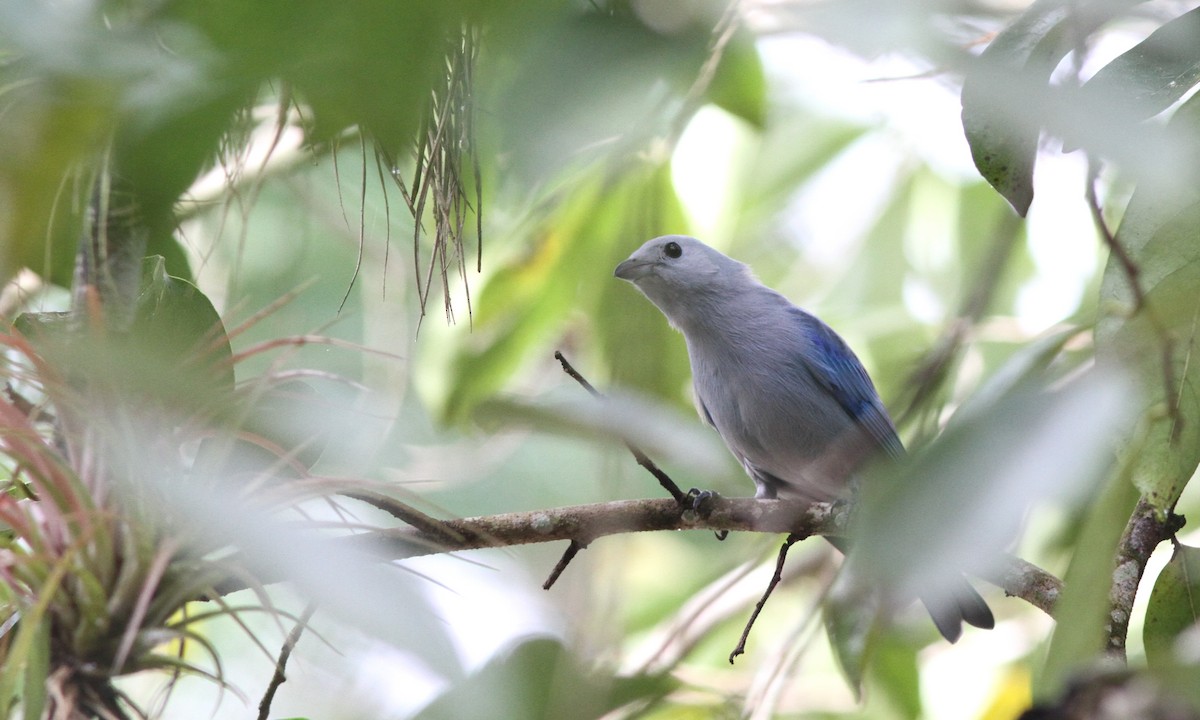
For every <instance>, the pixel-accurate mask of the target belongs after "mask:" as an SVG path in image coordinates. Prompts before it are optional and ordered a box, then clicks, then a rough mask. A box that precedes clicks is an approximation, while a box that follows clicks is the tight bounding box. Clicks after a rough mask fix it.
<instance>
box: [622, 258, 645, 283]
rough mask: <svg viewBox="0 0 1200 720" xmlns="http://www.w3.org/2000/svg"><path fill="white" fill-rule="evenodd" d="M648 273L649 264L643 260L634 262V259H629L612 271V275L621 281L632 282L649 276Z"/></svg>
mask: <svg viewBox="0 0 1200 720" xmlns="http://www.w3.org/2000/svg"><path fill="white" fill-rule="evenodd" d="M649 272H650V263H648V262H646V261H645V260H635V259H634V258H629V259H628V260H626V261H625V262H623V263H621V264H620V265H618V266H617V269H616V270H614V271H613V275H614V276H616V277H619V278H621V279H622V280H628V281H629V282H634V281H635V280H637V279H638V278H641V277H645V276H646V275H647V274H649Z"/></svg>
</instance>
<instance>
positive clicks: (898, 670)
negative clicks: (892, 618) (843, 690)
mask: <svg viewBox="0 0 1200 720" xmlns="http://www.w3.org/2000/svg"><path fill="white" fill-rule="evenodd" d="M917 650H918V647H917V646H915V645H913V644H911V643H908V642H904V641H903V640H902V639H901V638H900V637H899V636H898V635H897V634H896V633H886V634H883V635H882V636H881V637H880V638H879V641H878V642H877V643H876V644H875V660H874V662H872V663H871V667H870V670H869V675H870V678H871V680H873V681H874V682H876V683H878V684H879V686H880V689H882V690H883V691H884V692H885V693H887V696H888V698H890V699H891V701H892V704H893V705H895V707H896V710H897V713H898V715H899V717H901V718H905V719H906V720H916V719H917V718H919V717H921V673H920V669H919V668H918V665H917Z"/></svg>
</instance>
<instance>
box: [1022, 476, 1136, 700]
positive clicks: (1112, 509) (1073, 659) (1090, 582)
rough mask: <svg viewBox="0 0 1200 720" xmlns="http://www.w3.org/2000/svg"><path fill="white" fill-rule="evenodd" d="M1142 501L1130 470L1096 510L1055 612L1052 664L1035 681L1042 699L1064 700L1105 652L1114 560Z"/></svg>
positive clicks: (1116, 481) (1048, 656) (1116, 480)
mask: <svg viewBox="0 0 1200 720" xmlns="http://www.w3.org/2000/svg"><path fill="white" fill-rule="evenodd" d="M1137 500H1138V493H1137V489H1136V488H1134V486H1133V484H1132V483H1131V482H1129V477H1128V468H1126V471H1125V472H1122V473H1119V474H1117V475H1116V477H1114V478H1113V479H1112V480H1111V481H1110V482H1109V483H1108V486H1107V487H1105V488H1104V491H1103V492H1102V493H1100V495H1099V497H1098V498H1097V499H1096V501H1095V502H1094V503H1093V504H1092V505H1091V506H1090V509H1089V511H1088V513H1087V516H1086V517H1085V519H1084V523H1083V529H1082V530H1081V532H1080V534H1079V540H1078V542H1077V543H1076V544H1075V554H1074V556H1073V557H1072V558H1071V564H1070V566H1068V568H1067V572H1066V575H1065V576H1064V577H1063V586H1064V587H1063V594H1062V597H1061V598H1060V599H1059V601H1058V603H1057V604H1056V605H1055V608H1054V619H1055V621H1056V625H1055V627H1054V635H1053V636H1052V637H1051V639H1050V646H1049V650H1048V652H1047V654H1046V664H1045V666H1044V669H1043V671H1042V673H1041V674H1039V675H1036V676H1035V678H1034V695H1035V696H1036V697H1039V698H1053V697H1058V696H1059V694H1060V693H1061V692H1062V690H1063V688H1064V687H1065V685H1066V683H1067V682H1068V681H1069V680H1070V679H1071V677H1072V676H1074V675H1075V673H1077V672H1078V671H1079V670H1080V669H1081V668H1084V667H1086V666H1087V665H1088V664H1089V663H1091V662H1093V661H1094V660H1095V659H1097V658H1098V657H1099V656H1100V655H1101V653H1102V652H1103V650H1104V646H1105V632H1104V628H1105V627H1106V625H1107V623H1108V612H1109V608H1110V603H1109V590H1110V588H1111V587H1112V583H1113V558H1114V557H1115V555H1116V548H1117V543H1118V542H1119V541H1120V539H1121V533H1122V532H1123V531H1124V529H1125V523H1126V522H1127V521H1128V520H1129V515H1130V513H1132V512H1133V507H1134V505H1135V504H1136V503H1137Z"/></svg>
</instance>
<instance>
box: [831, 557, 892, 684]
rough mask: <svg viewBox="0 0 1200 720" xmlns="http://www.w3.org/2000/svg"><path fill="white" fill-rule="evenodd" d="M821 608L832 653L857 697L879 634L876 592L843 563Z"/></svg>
mask: <svg viewBox="0 0 1200 720" xmlns="http://www.w3.org/2000/svg"><path fill="white" fill-rule="evenodd" d="M821 609H822V618H823V620H824V622H825V634H826V635H827V636H828V637H829V646H830V648H831V649H832V650H833V656H834V657H835V658H836V659H837V663H838V667H839V668H840V669H841V671H842V675H843V676H845V678H846V682H847V683H848V684H849V685H850V689H851V690H852V691H854V696H855V697H856V698H858V699H860V700H861V699H862V692H863V678H864V677H865V676H866V673H867V667H868V665H869V664H870V662H871V659H872V656H873V655H874V651H875V646H876V644H877V642H876V641H877V640H878V639H879V635H880V633H879V624H878V620H879V607H878V597H877V593H875V592H872V590H871V589H870V588H869V587H868V585H867V583H865V582H864V581H863V578H862V577H860V576H859V575H858V574H857V573H855V572H854V569H853V568H851V567H850V566H849V565H847V566H845V567H843V569H842V572H841V573H840V574H839V575H838V577H837V580H835V581H834V583H833V585H832V586H831V587H830V588H829V595H828V596H827V597H826V598H825V602H824V604H823V606H822V608H821Z"/></svg>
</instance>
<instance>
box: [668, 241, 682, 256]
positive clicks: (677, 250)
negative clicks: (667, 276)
mask: <svg viewBox="0 0 1200 720" xmlns="http://www.w3.org/2000/svg"><path fill="white" fill-rule="evenodd" d="M663 254H664V255H666V256H667V257H669V258H677V257H679V256H680V255H682V254H683V248H681V247H679V243H677V242H669V243H667V244H666V245H663Z"/></svg>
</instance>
